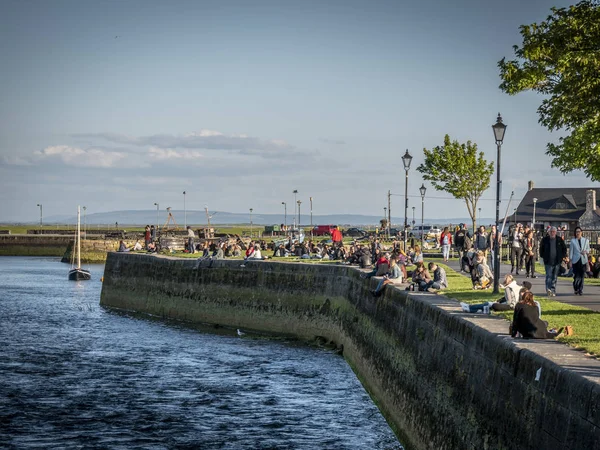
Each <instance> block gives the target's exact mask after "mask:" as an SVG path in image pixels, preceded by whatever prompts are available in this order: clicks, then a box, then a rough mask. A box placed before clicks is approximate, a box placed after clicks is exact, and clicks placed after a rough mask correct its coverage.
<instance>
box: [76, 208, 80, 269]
mask: <svg viewBox="0 0 600 450" xmlns="http://www.w3.org/2000/svg"><path fill="white" fill-rule="evenodd" d="M80 223H81V211H80V210H79V205H77V268H78V269H80V268H81V239H80V236H79V229H80Z"/></svg>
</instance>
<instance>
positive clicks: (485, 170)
mask: <svg viewBox="0 0 600 450" xmlns="http://www.w3.org/2000/svg"><path fill="white" fill-rule="evenodd" d="M423 153H425V162H424V163H423V164H421V165H420V166H419V167H417V170H418V171H419V172H421V173H422V174H423V178H424V179H425V180H427V181H430V182H431V184H432V185H433V187H434V188H435V189H437V190H438V191H445V192H448V193H450V194H452V195H453V196H454V197H455V198H459V199H463V200H464V201H465V203H466V205H467V210H468V212H469V215H470V216H471V219H472V220H473V228H475V227H476V225H477V202H478V201H479V199H480V198H481V195H482V194H483V192H484V191H485V190H486V189H487V188H488V187H489V186H490V178H491V176H492V173H493V172H494V163H493V162H489V163H488V162H487V161H486V160H485V158H484V155H483V152H479V154H478V153H477V144H475V143H472V142H471V141H467V143H466V144H461V143H459V142H458V141H450V136H448V135H446V136H445V137H444V145H443V146H441V147H439V146H438V147H435V148H434V149H432V150H427V149H426V148H424V149H423Z"/></svg>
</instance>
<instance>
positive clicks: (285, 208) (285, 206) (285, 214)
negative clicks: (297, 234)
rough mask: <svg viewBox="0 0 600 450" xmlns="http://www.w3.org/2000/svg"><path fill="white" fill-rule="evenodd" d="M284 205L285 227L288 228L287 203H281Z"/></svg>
mask: <svg viewBox="0 0 600 450" xmlns="http://www.w3.org/2000/svg"><path fill="white" fill-rule="evenodd" d="M281 204H282V205H283V226H284V227H286V228H287V203H286V202H281Z"/></svg>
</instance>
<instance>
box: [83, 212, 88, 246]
mask: <svg viewBox="0 0 600 450" xmlns="http://www.w3.org/2000/svg"><path fill="white" fill-rule="evenodd" d="M86 209H87V207H86V206H84V207H83V238H84V239H86V240H87V233H86V226H87V223H86V220H85V211H86Z"/></svg>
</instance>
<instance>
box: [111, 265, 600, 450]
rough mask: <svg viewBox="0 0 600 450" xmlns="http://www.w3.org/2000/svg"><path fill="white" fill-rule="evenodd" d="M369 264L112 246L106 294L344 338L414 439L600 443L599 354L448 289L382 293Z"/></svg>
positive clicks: (389, 412) (203, 316)
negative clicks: (527, 330)
mask: <svg viewBox="0 0 600 450" xmlns="http://www.w3.org/2000/svg"><path fill="white" fill-rule="evenodd" d="M203 264H207V263H203ZM359 274H360V272H359V271H358V270H356V269H353V268H350V267H347V266H341V265H327V264H321V265H311V264H287V263H271V262H252V263H246V264H245V267H242V266H241V265H240V262H239V261H215V262H214V263H213V265H212V267H208V265H202V264H201V263H199V262H198V261H195V260H189V259H188V260H184V259H174V258H166V257H159V256H154V255H135V254H118V253H110V254H109V256H108V259H107V263H106V268H105V275H104V277H105V278H104V284H103V288H102V296H101V304H102V305H105V306H109V307H116V308H121V309H126V310H134V311H140V312H145V313H149V314H154V315H158V316H162V317H170V318H175V319H181V320H186V321H192V322H205V323H213V324H221V325H227V326H230V327H236V328H237V327H239V328H245V329H254V330H261V331H268V332H275V333H282V334H291V335H295V336H298V337H301V338H308V339H312V338H314V337H316V336H322V337H325V338H326V339H327V340H331V341H334V342H335V343H337V344H339V345H341V346H343V354H344V357H345V358H346V359H347V361H348V362H349V364H350V365H351V366H352V368H353V369H354V371H355V372H356V374H357V375H358V377H359V379H360V380H361V382H362V383H363V385H364V386H365V387H366V389H367V390H368V391H369V392H370V394H371V395H372V397H373V398H374V400H375V402H376V403H377V405H378V406H379V407H380V409H381V411H382V413H383V414H384V416H385V417H386V418H387V419H388V422H389V423H390V425H391V426H392V428H393V429H394V430H395V432H396V433H397V435H398V436H399V438H400V440H401V442H403V443H404V444H405V445H407V446H408V447H409V448H415V449H441V450H443V449H448V450H449V449H461V448H467V449H477V450H480V449H507V450H508V449H511V450H513V449H565V450H566V449H571V450H574V449H600V388H599V384H598V382H599V377H598V374H600V363H599V362H598V361H596V360H592V359H589V358H585V357H584V356H582V355H581V354H579V353H578V352H575V351H573V350H571V349H569V348H567V347H566V346H564V345H561V344H559V343H555V342H550V341H538V342H532V341H524V340H523V341H521V342H517V341H514V340H512V339H510V338H508V337H506V329H507V324H506V322H505V321H502V320H501V319H498V318H494V317H490V316H485V317H483V316H481V315H465V314H462V313H460V312H459V308H458V307H457V303H456V302H454V301H451V300H449V299H446V298H444V297H440V296H435V295H431V294H421V293H410V295H409V293H408V292H406V291H402V290H400V289H398V288H395V287H389V288H387V289H386V291H385V295H384V296H382V297H380V298H378V299H374V298H373V297H372V296H371V295H370V294H369V289H370V288H372V287H373V285H374V283H375V282H376V280H365V279H362V278H360V276H359ZM565 360H566V361H568V367H565V366H561V365H559V364H558V362H561V361H562V362H563V363H564V362H565ZM540 368H541V369H542V371H541V377H540V380H539V381H535V376H536V371H537V370H538V369H540Z"/></svg>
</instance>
